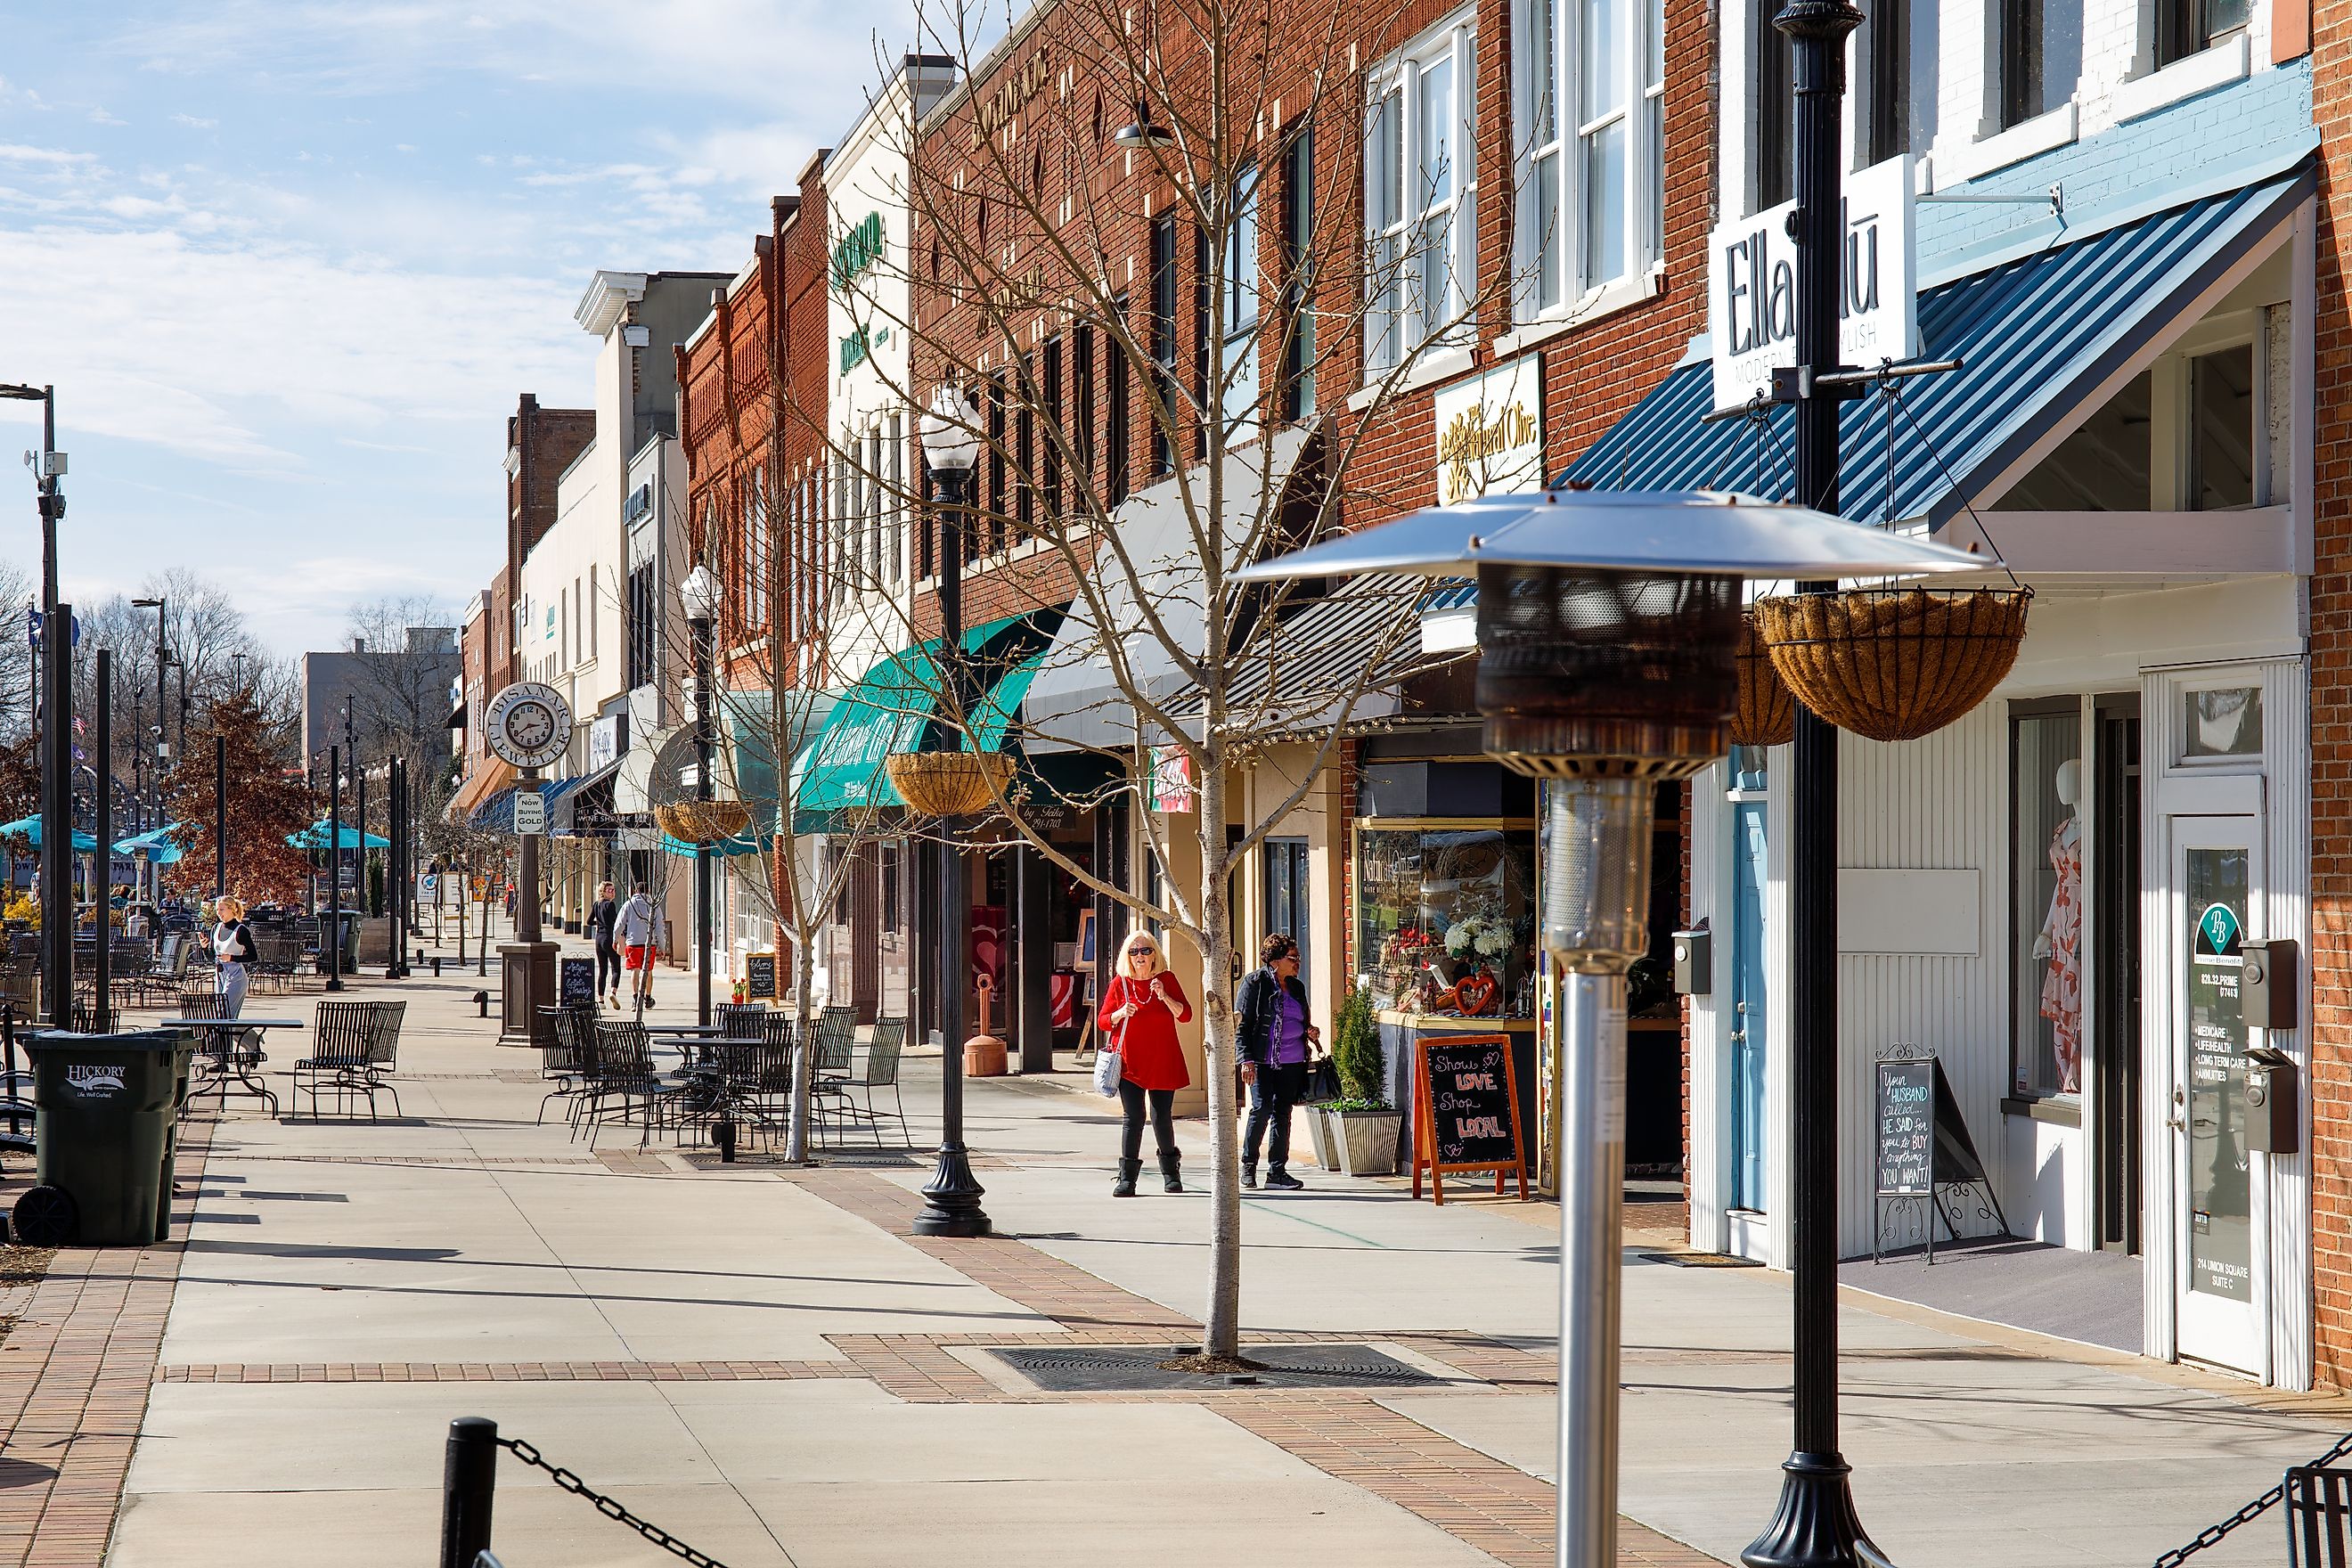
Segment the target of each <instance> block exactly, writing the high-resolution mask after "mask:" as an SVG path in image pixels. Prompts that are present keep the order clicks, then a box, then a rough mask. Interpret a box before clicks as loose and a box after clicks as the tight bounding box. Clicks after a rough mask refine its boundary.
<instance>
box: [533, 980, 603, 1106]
mask: <svg viewBox="0 0 2352 1568" xmlns="http://www.w3.org/2000/svg"><path fill="white" fill-rule="evenodd" d="M552 1011H553V1013H554V1015H555V1017H554V1020H553V1022H554V1025H555V1044H553V1045H551V1046H546V1047H541V1050H540V1053H539V1071H540V1076H541V1078H543V1079H547V1080H548V1081H549V1082H551V1083H552V1084H554V1086H555V1087H554V1088H553V1089H549V1090H548V1091H547V1093H546V1095H545V1096H544V1097H543V1098H542V1099H541V1100H540V1102H539V1120H540V1121H541V1122H544V1121H546V1120H547V1102H548V1101H549V1100H573V1101H577V1100H578V1099H579V1098H580V1095H581V1093H582V1092H583V1089H584V1087H585V1085H586V1084H587V1081H588V1074H589V1069H590V1068H592V1067H593V1065H594V1060H595V1053H596V1008H595V1005H594V1004H593V1003H589V1002H574V1003H571V1004H569V1005H565V1006H562V1007H557V1008H554V1009H552Z"/></svg>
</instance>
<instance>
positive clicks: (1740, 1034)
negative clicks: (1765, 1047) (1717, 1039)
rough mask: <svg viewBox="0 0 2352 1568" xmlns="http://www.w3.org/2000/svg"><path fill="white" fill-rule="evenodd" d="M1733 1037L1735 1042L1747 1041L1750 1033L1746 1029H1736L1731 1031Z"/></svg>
mask: <svg viewBox="0 0 2352 1568" xmlns="http://www.w3.org/2000/svg"><path fill="white" fill-rule="evenodd" d="M1731 1037H1732V1039H1733V1040H1734V1041H1735V1042H1737V1041H1741V1040H1745V1039H1747V1038H1748V1031H1747V1030H1745V1029H1734V1030H1732V1031H1731Z"/></svg>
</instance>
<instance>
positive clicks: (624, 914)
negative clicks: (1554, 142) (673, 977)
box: [620, 882, 655, 1011]
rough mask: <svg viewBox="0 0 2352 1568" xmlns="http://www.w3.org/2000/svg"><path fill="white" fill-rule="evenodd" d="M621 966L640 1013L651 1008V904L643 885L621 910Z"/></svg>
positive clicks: (652, 965) (652, 922) (652, 949)
mask: <svg viewBox="0 0 2352 1568" xmlns="http://www.w3.org/2000/svg"><path fill="white" fill-rule="evenodd" d="M620 925H621V932H620V934H621V964H622V967H623V968H625V970H627V971H628V975H629V991H630V994H631V996H632V997H634V998H635V1002H636V1005H637V1007H638V1009H639V1010H640V1011H642V1010H643V1009H645V1008H647V1007H650V1006H652V1005H654V947H655V942H654V929H655V928H654V901H653V900H652V899H650V898H648V897H646V885H645V884H644V883H643V882H639V883H638V884H636V887H635V890H634V891H633V892H631V893H630V894H629V901H628V902H627V903H625V904H623V905H622V906H621V921H620Z"/></svg>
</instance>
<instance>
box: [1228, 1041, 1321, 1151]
mask: <svg viewBox="0 0 2352 1568" xmlns="http://www.w3.org/2000/svg"><path fill="white" fill-rule="evenodd" d="M1249 1091H1250V1113H1249V1126H1248V1128H1247V1130H1246V1131H1244V1133H1243V1134H1242V1163H1243V1164H1244V1165H1255V1164H1256V1163H1257V1150H1258V1143H1259V1141H1260V1140H1262V1139H1264V1138H1265V1132H1266V1129H1267V1127H1268V1126H1271V1127H1272V1128H1273V1129H1274V1147H1273V1148H1271V1149H1268V1150H1267V1151H1266V1168H1267V1169H1269V1170H1275V1171H1279V1170H1282V1169H1284V1168H1285V1167H1286V1166H1287V1165H1288V1164H1289V1163H1290V1108H1291V1107H1292V1106H1294V1105H1297V1103H1298V1101H1299V1100H1300V1098H1301V1097H1302V1096H1304V1095H1305V1094H1306V1093H1307V1064H1306V1063H1305V1062H1285V1063H1283V1064H1282V1065H1281V1066H1280V1067H1276V1066H1275V1065H1274V1064H1273V1063H1272V1062H1261V1063H1259V1064H1258V1069H1257V1081H1256V1082H1255V1083H1253V1084H1251V1085H1250V1086H1249Z"/></svg>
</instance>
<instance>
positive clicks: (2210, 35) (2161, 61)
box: [2156, 0, 2253, 70]
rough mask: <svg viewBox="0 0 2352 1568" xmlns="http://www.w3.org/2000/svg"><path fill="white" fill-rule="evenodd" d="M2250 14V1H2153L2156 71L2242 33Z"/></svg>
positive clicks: (2250, 16) (2250, 17)
mask: <svg viewBox="0 0 2352 1568" xmlns="http://www.w3.org/2000/svg"><path fill="white" fill-rule="evenodd" d="M2252 10H2253V6H2252V0H2157V6H2156V64H2157V68H2158V69H2159V70H2160V69H2162V68H2164V67H2166V66H2168V65H2170V64H2172V63H2173V62H2174V61H2175V60H2185V59H2187V58H2189V56H2190V55H2193V54H2198V53H2200V52H2201V51H2203V50H2206V49H2210V48H2211V47H2213V46H2214V45H2216V44H2218V43H2220V42H2221V41H2222V40H2223V39H2224V38H2227V37H2230V36H2231V34H2233V33H2242V32H2243V31H2245V29H2246V26H2247V24H2248V23H2249V22H2250V21H2251V20H2252Z"/></svg>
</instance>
